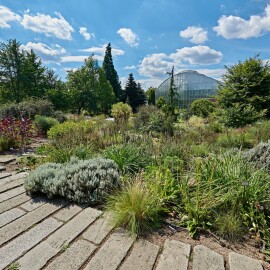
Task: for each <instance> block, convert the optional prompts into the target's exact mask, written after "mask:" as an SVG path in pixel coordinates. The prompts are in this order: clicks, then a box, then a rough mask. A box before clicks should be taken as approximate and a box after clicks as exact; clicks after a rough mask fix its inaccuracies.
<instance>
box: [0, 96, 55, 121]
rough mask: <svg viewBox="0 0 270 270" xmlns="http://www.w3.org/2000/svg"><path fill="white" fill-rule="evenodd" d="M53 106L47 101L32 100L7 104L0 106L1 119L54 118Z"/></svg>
mask: <svg viewBox="0 0 270 270" xmlns="http://www.w3.org/2000/svg"><path fill="white" fill-rule="evenodd" d="M54 113H55V112H54V109H53V105H52V103H51V102H50V101H48V100H47V99H35V98H30V99H27V100H25V101H22V102H20V103H17V104H16V103H6V104H4V105H1V106H0V118H3V117H5V116H8V117H14V118H21V117H27V118H29V119H34V117H35V115H43V116H53V115H54Z"/></svg>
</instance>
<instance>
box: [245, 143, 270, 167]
mask: <svg viewBox="0 0 270 270" xmlns="http://www.w3.org/2000/svg"><path fill="white" fill-rule="evenodd" d="M243 156H244V157H245V158H247V159H248V160H249V161H250V162H253V163H254V164H256V166H258V167H259V168H265V169H267V170H268V172H270V140H269V141H268V142H266V143H264V142H261V143H259V144H258V145H257V146H255V147H254V148H252V149H250V150H248V151H246V152H245V153H244V154H243Z"/></svg>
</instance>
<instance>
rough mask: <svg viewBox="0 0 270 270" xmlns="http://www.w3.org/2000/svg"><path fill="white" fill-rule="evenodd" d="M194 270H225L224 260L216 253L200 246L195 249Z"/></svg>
mask: <svg viewBox="0 0 270 270" xmlns="http://www.w3.org/2000/svg"><path fill="white" fill-rule="evenodd" d="M192 269H193V270H225V267H224V258H223V256H222V255H220V254H218V253H216V252H215V251H213V250H211V249H209V248H207V247H205V246H202V245H198V246H195V248H194V256H193V263H192Z"/></svg>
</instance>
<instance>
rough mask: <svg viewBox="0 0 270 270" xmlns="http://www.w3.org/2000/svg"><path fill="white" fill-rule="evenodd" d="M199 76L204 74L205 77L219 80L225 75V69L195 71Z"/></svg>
mask: <svg viewBox="0 0 270 270" xmlns="http://www.w3.org/2000/svg"><path fill="white" fill-rule="evenodd" d="M195 70H196V71H198V72H199V73H201V74H204V75H206V76H209V77H212V78H215V79H221V77H222V75H224V74H225V73H226V69H224V68H220V69H195Z"/></svg>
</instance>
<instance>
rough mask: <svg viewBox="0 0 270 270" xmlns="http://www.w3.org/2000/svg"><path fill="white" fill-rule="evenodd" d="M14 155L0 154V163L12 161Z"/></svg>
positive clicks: (14, 157)
mask: <svg viewBox="0 0 270 270" xmlns="http://www.w3.org/2000/svg"><path fill="white" fill-rule="evenodd" d="M16 158H17V157H16V156H13V155H4V156H0V163H2V164H8V163H10V162H12V161H15V160H16Z"/></svg>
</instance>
